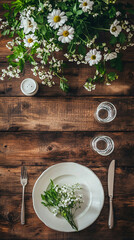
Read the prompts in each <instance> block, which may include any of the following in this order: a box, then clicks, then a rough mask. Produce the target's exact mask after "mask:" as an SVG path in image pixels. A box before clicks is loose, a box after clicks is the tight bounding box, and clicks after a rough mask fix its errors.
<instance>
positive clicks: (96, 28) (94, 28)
mask: <svg viewBox="0 0 134 240" xmlns="http://www.w3.org/2000/svg"><path fill="white" fill-rule="evenodd" d="M91 28H93V29H96V30H104V31H108V32H109V29H106V28H96V27H91Z"/></svg>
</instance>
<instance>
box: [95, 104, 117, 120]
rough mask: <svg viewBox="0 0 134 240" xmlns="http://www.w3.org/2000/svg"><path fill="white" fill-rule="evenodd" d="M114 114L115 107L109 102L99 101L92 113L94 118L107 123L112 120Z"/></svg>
mask: <svg viewBox="0 0 134 240" xmlns="http://www.w3.org/2000/svg"><path fill="white" fill-rule="evenodd" d="M116 115H117V110H116V107H115V106H114V105H113V104H112V103H110V102H102V103H100V104H99V106H98V107H97V110H96V112H95V114H94V116H95V119H96V120H97V121H98V122H100V123H109V122H111V121H113V120H114V118H115V117H116Z"/></svg>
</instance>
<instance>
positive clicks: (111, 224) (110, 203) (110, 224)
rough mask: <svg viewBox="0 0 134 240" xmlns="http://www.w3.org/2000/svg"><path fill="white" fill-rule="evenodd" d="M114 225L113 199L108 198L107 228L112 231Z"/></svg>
mask: <svg viewBox="0 0 134 240" xmlns="http://www.w3.org/2000/svg"><path fill="white" fill-rule="evenodd" d="M113 225H114V216H113V198H112V197H110V198H109V219H108V227H109V229H112V228H113Z"/></svg>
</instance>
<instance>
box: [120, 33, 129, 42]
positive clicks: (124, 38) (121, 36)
mask: <svg viewBox="0 0 134 240" xmlns="http://www.w3.org/2000/svg"><path fill="white" fill-rule="evenodd" d="M118 39H119V42H120V43H121V44H124V43H125V42H126V40H127V38H126V35H125V34H124V33H123V32H121V33H120V34H119V36H118Z"/></svg>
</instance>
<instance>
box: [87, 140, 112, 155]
mask: <svg viewBox="0 0 134 240" xmlns="http://www.w3.org/2000/svg"><path fill="white" fill-rule="evenodd" d="M91 147H92V149H93V150H94V151H95V152H97V153H98V154H100V155H102V156H108V155H110V154H111V153H112V152H113V150H114V142H113V140H112V139H111V138H110V137H108V136H97V137H95V138H93V140H92V142H91Z"/></svg>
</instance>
